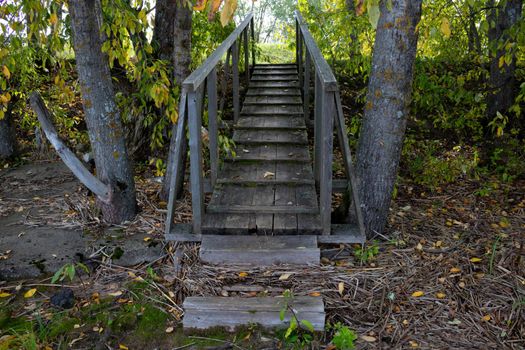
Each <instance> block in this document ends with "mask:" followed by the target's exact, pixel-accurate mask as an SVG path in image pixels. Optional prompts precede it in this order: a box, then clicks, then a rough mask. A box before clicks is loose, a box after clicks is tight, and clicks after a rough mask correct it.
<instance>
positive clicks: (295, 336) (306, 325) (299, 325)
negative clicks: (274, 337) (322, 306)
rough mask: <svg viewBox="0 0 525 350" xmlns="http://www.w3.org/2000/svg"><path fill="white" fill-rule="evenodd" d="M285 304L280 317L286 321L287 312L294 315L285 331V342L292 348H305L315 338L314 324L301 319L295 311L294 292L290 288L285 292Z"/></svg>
mask: <svg viewBox="0 0 525 350" xmlns="http://www.w3.org/2000/svg"><path fill="white" fill-rule="evenodd" d="M283 296H284V305H283V307H282V309H281V311H280V312H279V319H280V320H281V322H283V321H284V319H285V316H286V312H287V311H289V312H290V313H291V315H292V317H291V318H290V323H289V324H288V328H287V329H286V331H285V332H284V343H285V344H286V345H287V346H288V347H290V348H291V349H304V347H305V346H307V345H308V344H310V343H311V342H312V340H313V333H314V326H313V325H312V323H311V322H310V321H308V320H299V319H298V317H297V314H296V313H295V311H294V309H293V307H292V303H293V293H292V291H290V290H289V289H287V290H285V291H284V293H283Z"/></svg>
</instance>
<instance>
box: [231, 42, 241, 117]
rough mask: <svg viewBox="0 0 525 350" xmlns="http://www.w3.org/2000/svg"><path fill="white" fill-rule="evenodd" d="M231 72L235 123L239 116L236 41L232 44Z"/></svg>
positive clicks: (237, 48)
mask: <svg viewBox="0 0 525 350" xmlns="http://www.w3.org/2000/svg"><path fill="white" fill-rule="evenodd" d="M232 71H233V83H232V84H233V96H232V97H233V120H234V121H235V122H236V121H237V120H238V119H239V114H240V108H241V107H240V94H239V46H238V45H237V40H235V41H234V42H233V44H232Z"/></svg>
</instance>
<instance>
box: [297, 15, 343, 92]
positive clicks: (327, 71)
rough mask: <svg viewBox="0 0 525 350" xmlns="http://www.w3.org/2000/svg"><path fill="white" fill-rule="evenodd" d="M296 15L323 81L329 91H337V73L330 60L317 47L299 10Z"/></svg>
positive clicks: (306, 44)
mask: <svg viewBox="0 0 525 350" xmlns="http://www.w3.org/2000/svg"><path fill="white" fill-rule="evenodd" d="M294 15H295V18H296V20H297V22H298V23H299V29H300V31H301V34H302V37H303V40H304V43H305V46H306V48H307V49H308V51H309V53H310V56H311V58H312V61H313V63H314V65H315V68H316V70H317V72H318V73H319V78H320V79H321V82H322V83H323V85H324V86H325V88H326V89H327V91H337V89H338V87H337V79H335V75H334V73H333V72H332V69H331V68H330V65H329V64H328V62H326V60H325V58H324V56H323V54H322V53H321V50H319V47H317V44H316V43H315V40H314V38H313V37H312V34H310V31H309V30H308V25H307V24H306V22H305V20H304V18H303V16H302V15H301V13H300V12H299V10H295V12H294Z"/></svg>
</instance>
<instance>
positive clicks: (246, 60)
mask: <svg viewBox="0 0 525 350" xmlns="http://www.w3.org/2000/svg"><path fill="white" fill-rule="evenodd" d="M243 39H244V41H243V43H244V47H243V49H244V77H245V79H246V88H248V86H250V58H249V55H250V52H249V51H248V27H246V28H245V30H244V38H243Z"/></svg>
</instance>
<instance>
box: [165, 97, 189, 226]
mask: <svg viewBox="0 0 525 350" xmlns="http://www.w3.org/2000/svg"><path fill="white" fill-rule="evenodd" d="M186 96H187V95H186V91H185V90H184V88H183V90H182V93H181V95H180V102H179V120H177V124H176V126H177V128H176V131H175V133H174V134H173V135H171V137H174V138H175V150H174V152H175V161H174V162H173V166H172V172H171V177H170V187H169V189H170V190H169V199H168V213H167V215H166V228H165V233H166V234H169V233H170V232H171V227H172V225H173V215H174V214H175V201H176V200H177V188H178V186H177V183H178V179H180V177H181V176H182V178H183V179H184V170H185V169H183V161H182V158H183V154H182V153H183V152H186V150H185V147H184V144H185V142H186V140H185V138H186V120H187V109H186V103H187V99H186Z"/></svg>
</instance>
